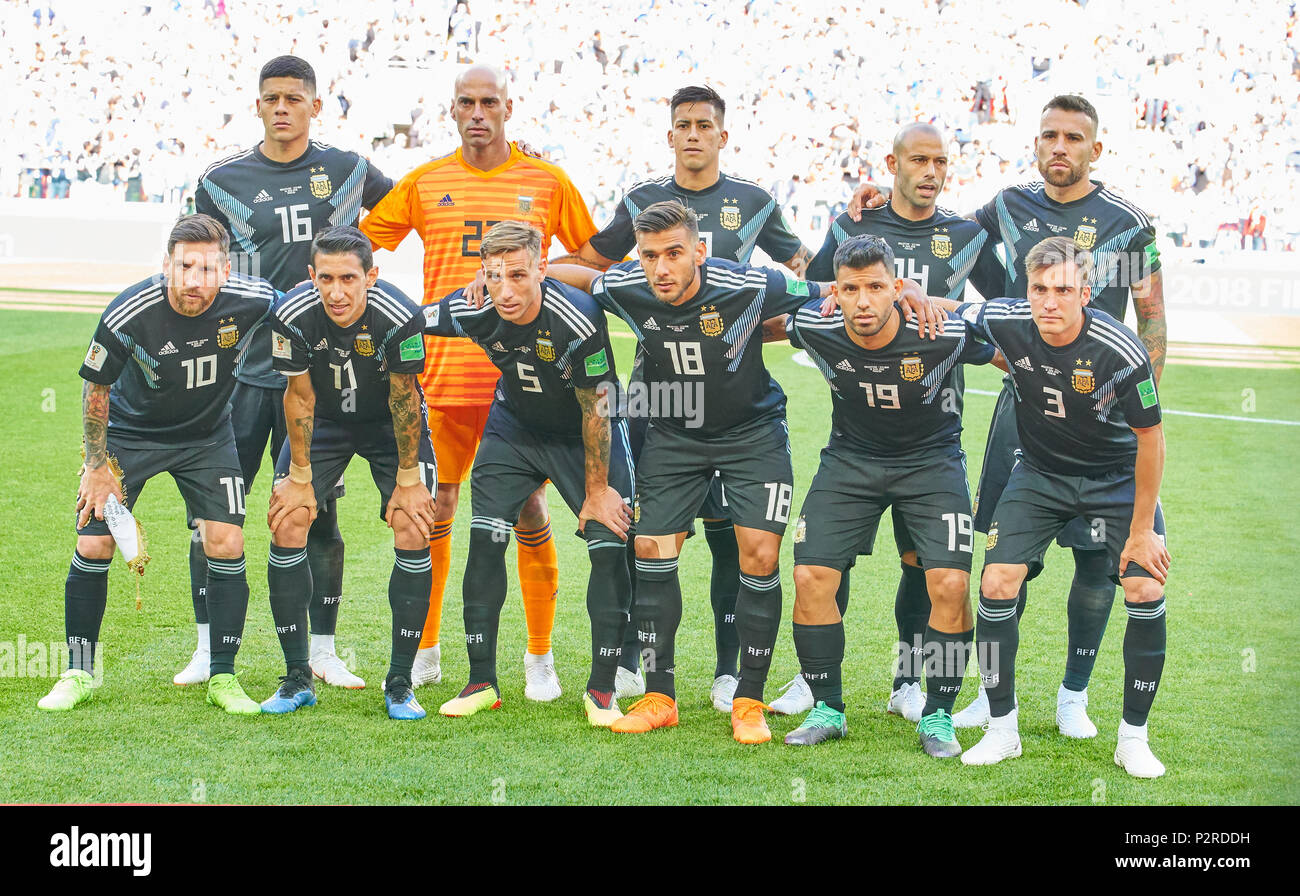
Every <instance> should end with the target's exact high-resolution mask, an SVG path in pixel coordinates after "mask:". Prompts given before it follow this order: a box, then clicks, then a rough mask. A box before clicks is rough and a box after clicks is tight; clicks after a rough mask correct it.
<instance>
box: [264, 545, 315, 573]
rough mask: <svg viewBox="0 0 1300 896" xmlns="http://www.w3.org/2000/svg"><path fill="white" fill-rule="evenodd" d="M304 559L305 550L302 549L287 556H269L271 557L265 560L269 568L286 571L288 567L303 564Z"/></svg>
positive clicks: (305, 555)
mask: <svg viewBox="0 0 1300 896" xmlns="http://www.w3.org/2000/svg"><path fill="white" fill-rule="evenodd" d="M306 559H307V549H306V548H303V549H302V550H301V551H299V552H298V553H296V554H289V555H288V556H284V555H281V556H278V557H277V556H276V555H275V554H271V556H270V557H269V558H268V559H267V562H268V563H269V564H270V565H271V566H274V567H275V568H276V569H288V568H289V567H290V566H297V565H298V564H299V563H302V562H304V561H305V560H306Z"/></svg>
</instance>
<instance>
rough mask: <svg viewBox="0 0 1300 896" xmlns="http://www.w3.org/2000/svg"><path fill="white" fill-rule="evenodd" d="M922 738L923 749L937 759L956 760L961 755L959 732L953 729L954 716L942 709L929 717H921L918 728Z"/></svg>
mask: <svg viewBox="0 0 1300 896" xmlns="http://www.w3.org/2000/svg"><path fill="white" fill-rule="evenodd" d="M916 730H917V733H918V735H919V736H920V738H921V748H922V749H924V750H925V752H926V754H927V755H929V756H933V757H934V758H935V759H955V758H956V757H958V756H960V755H961V744H959V743H957V732H956V731H954V730H953V727H952V716H950V715H948V713H946V712H944V711H943V710H942V709H936V710H935V711H934V712H932V713H930V714H929V715H928V716H921V721H920V724H918V725H917V726H916Z"/></svg>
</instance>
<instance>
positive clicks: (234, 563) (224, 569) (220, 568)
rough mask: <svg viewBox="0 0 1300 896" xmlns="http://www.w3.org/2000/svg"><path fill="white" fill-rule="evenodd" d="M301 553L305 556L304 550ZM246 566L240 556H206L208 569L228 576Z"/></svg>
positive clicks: (242, 569)
mask: <svg viewBox="0 0 1300 896" xmlns="http://www.w3.org/2000/svg"><path fill="white" fill-rule="evenodd" d="M302 553H303V556H304V557H305V556H307V552H306V551H305V550H304V551H303V552H302ZM246 568H247V566H246V563H245V561H244V558H243V557H240V558H239V560H214V559H212V558H211V557H209V558H208V569H210V570H212V571H213V572H220V573H225V574H226V575H228V576H234V575H238V574H239V573H241V572H244V571H245V569H246Z"/></svg>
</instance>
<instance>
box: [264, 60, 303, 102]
mask: <svg viewBox="0 0 1300 896" xmlns="http://www.w3.org/2000/svg"><path fill="white" fill-rule="evenodd" d="M268 78H297V79H298V80H299V81H301V82H302V83H303V84H305V85H306V86H307V89H308V90H310V91H311V92H312V95H313V96H314V95H315V93H316V70H315V69H314V68H312V67H311V63H309V62H308V61H307V60H306V59H299V58H298V57H297V56H277V57H275V58H274V59H272V60H271V61H270V62H268V63H267V64H266V65H264V66H262V72H261V74H259V75H258V76H257V89H258V90H261V89H262V84H264V83H265V82H266V81H267V79H268Z"/></svg>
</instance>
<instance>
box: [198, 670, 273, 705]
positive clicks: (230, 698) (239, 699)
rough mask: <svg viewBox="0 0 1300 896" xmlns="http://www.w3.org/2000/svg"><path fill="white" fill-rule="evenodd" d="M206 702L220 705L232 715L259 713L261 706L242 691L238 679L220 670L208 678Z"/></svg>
mask: <svg viewBox="0 0 1300 896" xmlns="http://www.w3.org/2000/svg"><path fill="white" fill-rule="evenodd" d="M208 702H209V703H211V704H212V705H213V706H220V707H221V708H222V709H224V710H225V711H226V712H228V713H231V714H232V715H239V716H244V715H248V716H251V715H261V713H262V706H261V704H260V703H258V702H257V701H256V700H253V699H252V698H251V697H249V696H248V695H247V694H245V693H244V689H243V688H242V687H240V685H239V680H238V679H237V678H235V676H233V675H231V674H230V673H229V672H221V673H219V674H217V675H214V676H212V677H211V678H210V679H208Z"/></svg>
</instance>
